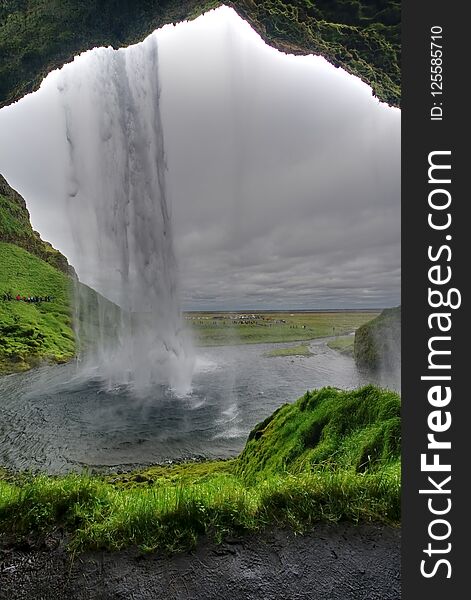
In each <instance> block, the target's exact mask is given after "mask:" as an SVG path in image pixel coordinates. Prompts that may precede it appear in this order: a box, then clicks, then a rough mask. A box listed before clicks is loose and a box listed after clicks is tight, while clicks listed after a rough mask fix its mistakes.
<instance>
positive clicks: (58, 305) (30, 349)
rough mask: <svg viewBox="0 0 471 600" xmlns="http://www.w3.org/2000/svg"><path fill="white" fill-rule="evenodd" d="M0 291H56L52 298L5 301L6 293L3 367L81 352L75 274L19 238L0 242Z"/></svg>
mask: <svg viewBox="0 0 471 600" xmlns="http://www.w3.org/2000/svg"><path fill="white" fill-rule="evenodd" d="M0 263H1V265H2V268H1V270H0V294H3V293H4V292H10V293H11V295H12V296H13V297H15V296H16V295H17V294H20V295H21V296H32V295H35V296H48V295H49V296H53V297H54V299H53V301H52V302H41V303H34V304H33V303H26V302H23V301H16V300H9V301H5V300H3V299H2V297H1V296H0V373H1V372H2V371H12V370H23V369H27V368H29V367H31V366H34V365H35V364H36V363H37V362H38V361H39V360H53V361H56V362H62V361H65V360H68V359H70V358H72V356H73V355H74V353H75V341H74V333H73V330H72V322H71V315H70V289H69V286H70V278H69V277H68V276H67V275H65V274H64V273H62V272H61V271H58V270H57V269H56V268H54V267H53V266H51V265H49V264H48V263H46V262H44V261H43V260H41V259H39V258H37V257H36V256H33V255H32V254H30V253H29V252H27V251H26V250H24V249H23V248H20V247H18V246H16V245H14V244H9V243H5V242H0Z"/></svg>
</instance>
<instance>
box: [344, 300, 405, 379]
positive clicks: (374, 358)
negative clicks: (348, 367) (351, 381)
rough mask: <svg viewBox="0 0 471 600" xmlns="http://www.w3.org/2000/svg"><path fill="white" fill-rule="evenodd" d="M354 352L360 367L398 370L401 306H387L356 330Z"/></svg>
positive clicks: (390, 370)
mask: <svg viewBox="0 0 471 600" xmlns="http://www.w3.org/2000/svg"><path fill="white" fill-rule="evenodd" d="M353 354H354V357H355V362H356V364H357V365H358V367H359V368H360V369H368V370H371V371H379V370H383V371H386V372H391V373H394V372H398V371H399V369H400V356H401V307H400V306H398V307H396V308H387V309H385V310H383V312H382V313H381V314H380V315H379V316H378V317H376V319H373V320H372V321H370V322H368V323H365V324H364V325H362V326H361V327H359V328H358V329H357V330H356V332H355V343H354V350H353Z"/></svg>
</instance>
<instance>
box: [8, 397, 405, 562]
mask: <svg viewBox="0 0 471 600" xmlns="http://www.w3.org/2000/svg"><path fill="white" fill-rule="evenodd" d="M398 415H399V397H398V396H397V395H396V394H394V393H392V392H387V391H382V390H379V389H377V388H374V387H372V386H368V387H366V388H363V389H361V390H356V391H350V392H340V391H338V390H335V389H332V388H324V389H322V390H319V391H315V392H310V393H309V392H308V393H306V394H305V395H304V396H303V397H302V398H300V399H299V400H298V401H297V402H295V403H294V404H291V405H284V406H282V407H281V408H280V409H279V410H278V411H276V412H275V413H274V414H273V415H272V416H271V417H270V418H268V419H267V420H266V421H265V422H264V423H261V424H260V425H258V426H257V427H256V428H255V429H254V430H253V431H252V433H251V434H250V436H249V439H248V441H247V444H246V447H245V449H244V451H243V452H242V454H241V455H240V456H239V457H237V458H235V459H233V460H229V461H212V462H208V463H189V464H184V465H172V466H169V467H152V468H150V469H147V470H145V471H141V472H136V473H131V474H122V475H110V476H90V475H87V474H82V475H74V474H71V475H67V476H62V477H48V476H46V475H36V476H34V475H31V474H16V475H6V474H3V476H0V532H1V533H2V534H3V535H4V537H5V539H7V540H10V541H11V542H18V541H21V540H23V539H25V538H27V539H29V540H31V539H32V538H33V537H36V538H37V539H38V540H41V539H42V538H44V536H45V535H50V534H51V533H53V532H54V531H56V530H57V529H61V530H64V531H66V532H67V533H68V535H69V539H70V548H71V549H72V550H77V551H82V550H85V549H111V550H117V549H121V548H124V547H128V546H139V547H140V548H141V550H143V551H156V550H157V551H161V552H175V551H181V550H184V549H188V548H192V547H194V546H195V544H196V543H197V541H198V539H200V538H201V537H202V536H208V537H209V538H212V539H215V540H216V541H220V540H222V539H223V538H224V537H225V536H227V535H234V534H235V535H238V534H242V533H246V532H258V531H262V530H263V529H264V528H265V527H267V526H289V527H292V528H294V529H295V530H296V531H303V530H304V529H306V528H308V527H311V526H312V525H314V524H315V523H317V522H320V521H322V522H336V521H339V520H348V521H351V522H354V523H355V522H359V521H371V520H373V521H378V522H383V523H389V524H395V523H398V521H399V519H400V458H399V444H400V437H399V436H400V433H399V429H398V425H399V416H398Z"/></svg>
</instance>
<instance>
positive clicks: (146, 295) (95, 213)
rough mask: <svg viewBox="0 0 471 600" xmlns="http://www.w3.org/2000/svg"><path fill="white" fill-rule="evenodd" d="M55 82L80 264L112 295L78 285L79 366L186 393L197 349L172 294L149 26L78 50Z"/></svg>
mask: <svg viewBox="0 0 471 600" xmlns="http://www.w3.org/2000/svg"><path fill="white" fill-rule="evenodd" d="M58 89H59V92H60V94H61V97H62V103H63V106H64V114H65V124H66V134H67V141H68V147H69V156H70V173H69V177H68V186H69V189H68V191H67V196H68V198H67V203H68V207H67V212H68V216H69V221H70V224H71V230H72V235H73V236H74V239H75V242H76V244H77V249H78V252H77V255H78V256H79V257H80V258H79V263H80V264H78V265H77V267H78V270H79V273H81V274H82V273H84V274H86V275H85V279H86V281H87V282H88V283H90V284H91V285H92V286H93V287H95V288H96V289H97V290H99V291H100V292H101V293H102V294H103V295H104V296H106V297H107V298H109V299H110V300H113V302H108V301H107V300H105V299H103V298H102V299H98V300H97V299H96V296H95V295H94V294H92V293H91V292H90V290H89V289H87V288H86V287H85V286H81V285H77V286H76V295H75V296H76V324H77V334H78V336H79V338H80V341H81V345H82V347H85V348H87V349H88V350H87V352H86V353H85V355H84V357H83V358H82V363H81V369H82V372H87V373H89V372H90V371H91V372H92V373H94V374H96V375H97V376H98V377H101V378H103V379H104V380H105V381H106V382H107V384H108V385H109V386H111V387H113V386H118V385H121V384H126V385H129V386H130V387H131V388H132V389H133V390H135V391H136V393H138V394H140V393H142V392H144V393H147V392H148V391H149V389H152V387H153V386H155V385H165V386H169V387H170V388H172V389H173V390H174V391H176V392H177V393H178V394H182V393H186V392H188V391H189V389H190V386H191V376H192V370H193V362H194V357H193V352H192V349H191V343H190V342H189V340H188V337H187V333H186V332H185V331H184V328H183V321H182V316H181V312H180V309H179V303H178V290H177V272H176V262H175V256H174V251H173V239H172V227H171V219H170V215H169V209H168V204H167V190H166V183H165V171H166V165H165V154H164V138H163V129H162V120H161V114H160V106H159V96H160V87H159V74H158V48H157V40H156V37H155V35H151V36H149V37H148V38H147V39H146V40H145V41H144V42H143V43H141V44H139V45H136V46H133V47H130V48H127V49H126V50H117V51H115V50H113V49H111V48H101V49H98V50H95V51H93V52H89V53H86V54H85V55H82V56H81V57H79V58H78V59H76V60H75V61H74V64H73V65H70V66H68V67H66V68H64V69H63V72H62V74H61V77H60V81H59V84H58ZM116 305H118V306H119V308H118V307H117V306H116Z"/></svg>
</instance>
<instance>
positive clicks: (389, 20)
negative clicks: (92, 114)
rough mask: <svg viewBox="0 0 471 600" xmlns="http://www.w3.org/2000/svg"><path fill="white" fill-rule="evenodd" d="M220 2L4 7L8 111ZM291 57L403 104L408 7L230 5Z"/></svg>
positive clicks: (309, 0)
mask: <svg viewBox="0 0 471 600" xmlns="http://www.w3.org/2000/svg"><path fill="white" fill-rule="evenodd" d="M220 4H222V3H221V2H219V1H218V0H162V1H160V2H155V1H153V0H135V1H134V2H129V1H128V0H100V1H98V0H82V1H81V2H75V1H73V0H47V1H46V0H6V1H5V2H3V3H2V4H1V6H0V106H4V105H6V104H9V103H11V102H14V101H15V100H18V99H19V98H21V97H22V96H24V95H25V94H27V93H29V92H31V91H33V90H36V89H37V88H38V87H39V85H40V83H41V80H42V79H43V78H44V77H45V76H46V74H47V73H48V72H50V71H51V70H53V69H55V68H58V67H60V66H62V65H63V64H64V63H65V62H68V61H70V60H71V59H72V58H73V56H74V55H77V54H79V53H80V52H83V51H85V50H88V49H90V48H93V47H96V46H108V45H111V46H114V47H122V46H127V45H129V44H132V43H135V42H137V41H140V40H142V39H143V38H144V37H145V36H146V35H148V34H149V33H151V32H152V31H153V30H155V29H157V28H159V27H162V26H163V25H165V24H167V23H175V22H178V21H183V20H185V19H193V18H195V17H197V16H199V15H200V14H202V13H203V12H205V11H206V10H208V9H210V8H214V7H216V6H219V5H220ZM225 4H227V5H229V6H232V7H233V8H234V9H235V10H236V11H237V12H238V13H239V15H240V16H241V17H242V18H244V19H246V20H247V21H248V22H249V23H250V24H251V25H252V27H253V28H254V29H255V30H256V31H257V32H258V33H259V34H260V35H261V37H262V38H263V39H264V40H265V41H266V42H267V43H268V44H271V45H272V46H274V47H275V48H278V49H279V50H281V51H283V52H289V53H294V54H310V53H313V54H320V55H322V56H324V57H325V58H326V59H327V60H328V61H329V62H331V63H332V64H334V65H336V66H339V67H342V68H344V69H346V70H347V71H348V72H350V73H352V74H354V75H356V76H357V77H360V78H361V79H362V80H363V81H366V82H367V83H369V84H370V85H371V86H372V88H373V93H374V94H375V95H376V96H377V97H378V98H379V99H380V100H382V101H384V102H388V103H390V104H393V105H396V106H397V105H399V103H400V2H397V1H394V0H369V1H366V0H261V1H257V2H254V0H233V1H232V2H231V1H228V2H225Z"/></svg>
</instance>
